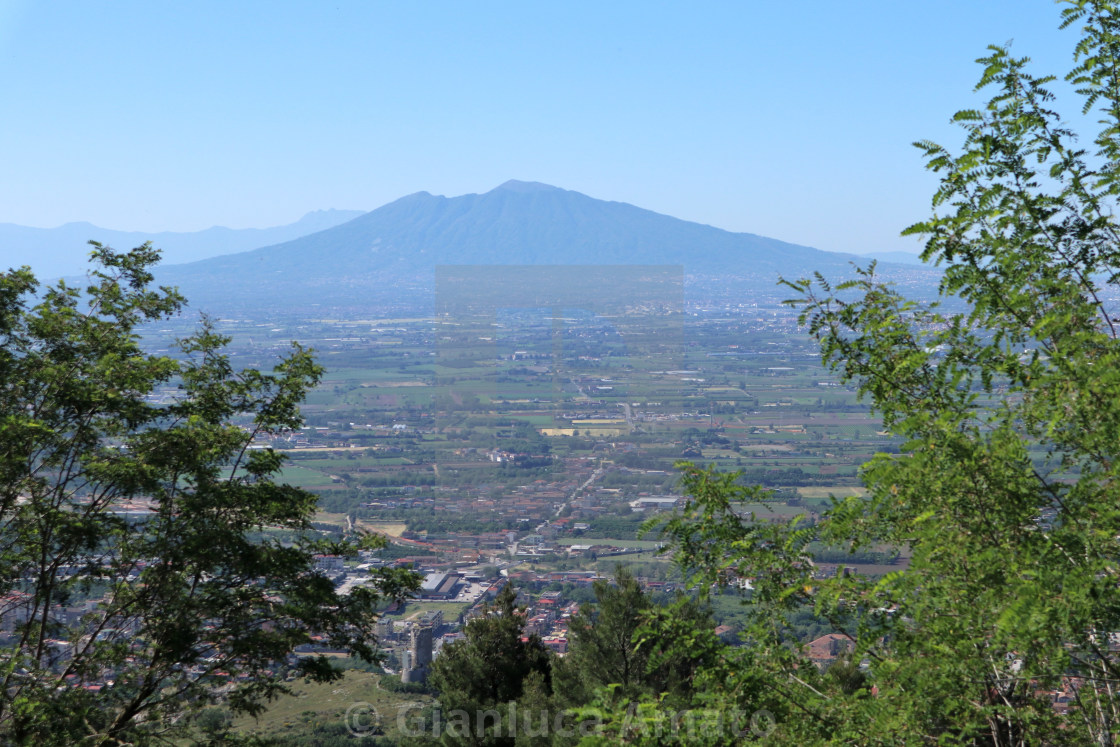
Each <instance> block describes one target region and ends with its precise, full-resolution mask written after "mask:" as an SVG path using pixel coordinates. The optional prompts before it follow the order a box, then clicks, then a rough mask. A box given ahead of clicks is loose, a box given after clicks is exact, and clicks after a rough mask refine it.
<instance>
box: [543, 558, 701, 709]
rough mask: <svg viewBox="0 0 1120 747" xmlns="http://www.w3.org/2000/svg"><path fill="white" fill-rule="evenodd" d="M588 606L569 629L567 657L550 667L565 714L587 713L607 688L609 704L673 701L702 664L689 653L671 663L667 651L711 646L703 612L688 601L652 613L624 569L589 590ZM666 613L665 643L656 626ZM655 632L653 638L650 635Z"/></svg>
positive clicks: (653, 607)
mask: <svg viewBox="0 0 1120 747" xmlns="http://www.w3.org/2000/svg"><path fill="white" fill-rule="evenodd" d="M592 589H593V591H594V593H595V603H594V604H588V605H584V606H582V607H581V608H580V611H579V614H577V615H575V616H573V617H572V619H571V622H570V623H569V630H570V636H569V644H568V646H569V651H568V655H567V657H566V658H565V659H564V660H563V661H562V662H558V663H557V668H556V669H557V671H556V675H555V676H556V679H557V681H558V683H559V684H558V686H557V688H556V690H557V692H558V695H559V696H560V697H562V698H563V700H564V702H565V703H566V704H567V705H570V706H583V705H587V704H588V703H589V702H590V701H591V700H592V699H593V698H594V697H595V696H596V695H601V693H599V692H598V691H600V690H602V689H603V688H606V687H608V686H612V687H611V697H612V698H613V699H615V700H620V701H622V702H627V703H628V702H631V701H633V700H636V699H637V698H639V697H641V696H642V695H653V696H661V695H673V696H677V697H678V698H679V697H680V696H682V695H684V694H685V693H687V691H688V690H689V688H690V686H691V684H692V678H693V676H694V675H695V673H696V671H697V670H698V669H699V668H700V667H701V666H702V665H703V664H704V663H706V661H707V660H708V658H709V657H707V656H702V657H697V656H695V652H691V651H690V652H687V653H685V654H684V655H678V654H679V653H680V652H681V651H682V649H681V648H674V647H673V646H672V645H671V644H673V643H675V642H676V641H677V640H678V639H681V638H695V637H697V636H700V637H704V636H706V637H707V638H710V640H711V642H712V643H715V641H716V638H715V634H714V632H713V630H714V628H715V622H714V621H713V620H712V618H711V614H710V612H709V611H708V610H707V609H705V608H703V607H702V606H701V605H699V604H697V603H696V602H695V601H694V600H692V599H688V598H684V597H682V598H679V599H678V600H676V603H675V604H673V605H672V606H670V607H668V608H666V609H664V610H663V609H660V608H658V607H657V605H655V604H654V603H653V600H651V599H650V597H649V595H648V594H646V593H645V591H643V590H642V587H641V585H640V584H639V583H638V580H637V579H636V578H634V574H633V573H632V572H631V571H630V569H628V568H627V567H626V566H624V565H621V564H620V565H618V566H617V567H616V569H615V574H614V583H613V584H612V583H611V582H609V581H607V580H606V579H598V580H596V581H595V582H594V583H593V584H592ZM666 612H668V613H669V614H668V617H669V618H671V619H672V622H673V624H674V626H675V630H674V631H673V633H672V635H671V637H665V636H662V635H661V633H664V632H668V631H667V630H665V629H663V628H662V627H658V625H659V624H660V623H667V620H663V619H662V617H664V616H665V614H666ZM654 630H656V633H654V632H653V631H654Z"/></svg>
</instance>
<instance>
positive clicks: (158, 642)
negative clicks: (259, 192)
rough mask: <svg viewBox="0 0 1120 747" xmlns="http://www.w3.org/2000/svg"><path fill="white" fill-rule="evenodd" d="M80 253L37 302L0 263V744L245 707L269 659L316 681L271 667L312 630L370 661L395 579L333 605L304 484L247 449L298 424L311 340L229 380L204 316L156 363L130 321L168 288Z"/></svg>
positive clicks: (176, 721)
mask: <svg viewBox="0 0 1120 747" xmlns="http://www.w3.org/2000/svg"><path fill="white" fill-rule="evenodd" d="M93 246H94V251H93V253H92V258H93V262H94V269H93V270H92V271H91V275H90V285H89V287H88V288H87V289H86V290H85V293H84V294H83V293H82V292H80V291H79V290H78V289H77V288H74V287H71V286H69V285H66V284H65V283H62V282H60V283H59V284H58V285H56V286H54V287H50V288H46V289H45V290H43V291H42V292H41V294H40V295H39V296H38V297H37V300H36V295H35V294H36V292H37V291H38V284H37V282H36V280H35V279H34V277H33V276H32V275H31V273H30V272H29V271H28V270H27V269H26V268H24V269H21V270H14V271H10V272H8V273H6V274H3V275H0V741H4V742H6V743H7V742H14V743H31V742H33V743H36V744H90V745H94V744H118V743H124V742H128V743H130V744H143V743H147V742H151V741H153V740H161V739H168V738H171V737H174V736H175V735H176V734H177V733H179V732H180V731H181V730H182V729H183V728H185V727H186V725H187V724H188V723H189V721H190V716H191V715H192V714H193V713H195V712H198V711H200V710H201V709H202V708H204V707H205V706H208V705H211V704H214V703H217V702H219V701H224V704H225V705H226V706H227V707H228V708H230V709H231V710H232V711H234V712H248V713H256V712H258V711H259V710H260V709H261V708H262V705H263V703H264V702H265V701H267V700H268V699H270V698H272V697H275V696H276V695H278V694H279V693H281V692H284V691H285V689H286V686H285V684H284V679H283V678H284V675H285V671H287V670H292V671H294V672H297V673H303V674H306V675H308V676H310V677H313V678H315V679H318V680H326V679H330V678H332V677H333V676H334V675H335V671H334V670H333V669H332V668H331V666H330V664H329V662H328V661H327V660H326V659H325V658H324V657H321V656H320V657H308V658H304V659H300V660H298V661H295V660H294V659H293V658H292V657H291V654H292V652H293V650H294V649H295V648H296V647H297V646H300V645H303V644H307V643H309V642H310V641H311V636H312V635H313V634H317V635H322V636H324V637H325V638H326V640H328V641H330V642H331V643H332V644H334V645H337V646H341V647H344V648H346V649H348V650H350V651H352V652H353V653H355V654H357V655H359V656H361V657H363V658H365V659H372V658H374V656H375V652H376V649H375V647H374V639H373V636H372V634H371V633H372V626H373V622H374V619H375V610H376V607H377V605H378V603H379V601H380V600H381V599H383V598H384V597H385V596H388V597H393V598H397V597H400V596H402V595H403V594H405V593H407V591H408V590H409V589H411V588H415V586H416V581H415V579H413V578H412V577H411V576H410V575H408V574H401V573H386V574H385V575H383V576H382V577H381V578H380V579H379V582H378V583H377V584H376V585H375V586H374V587H373V588H368V589H359V590H357V592H356V593H351V594H349V595H348V596H340V595H338V594H337V593H336V592H335V590H334V586H333V584H332V583H331V581H330V580H328V579H327V578H326V577H324V576H322V575H320V574H318V573H316V572H315V568H314V563H315V558H314V554H315V553H316V552H324V551H334V552H346V551H351V550H352V549H353V546H352V545H341V544H330V543H326V542H322V541H316V540H314V539H313V536H314V533H313V532H311V531H310V529H311V527H310V519H311V516H312V514H313V512H314V510H315V496H314V495H313V494H310V493H308V492H306V491H303V490H299V489H296V488H293V487H290V486H287V485H282V484H277V483H276V482H275V479H274V478H275V477H276V475H277V473H278V472H279V470H280V468H281V465H282V464H283V456H282V455H281V454H279V453H277V452H274V451H272V450H271V449H253V450H250V449H249V446H250V443H251V442H252V441H253V440H254V439H255V438H256V437H258V436H264V435H267V434H269V433H273V432H276V431H278V430H281V429H287V428H294V427H297V426H298V425H299V424H300V422H301V418H300V412H299V403H300V401H301V399H302V398H303V396H304V394H305V393H306V392H307V390H308V388H309V387H312V386H314V385H315V384H316V382H318V380H319V377H320V374H321V373H322V369H321V368H320V367H319V366H318V365H317V364H316V363H315V362H314V360H313V359H312V356H311V353H310V351H308V350H305V349H303V348H301V347H299V346H298V345H295V346H294V347H293V350H292V352H291V354H290V355H288V357H286V358H284V359H283V360H282V361H280V362H279V364H278V365H277V366H276V368H275V370H274V371H273V373H271V374H269V373H263V372H261V371H257V370H252V369H250V370H245V371H240V372H238V371H235V370H234V368H233V367H232V365H231V363H230V360H229V358H228V356H227V355H226V354H225V353H224V351H223V347H224V346H225V345H226V343H227V342H228V338H225V337H223V336H222V335H220V334H218V333H217V332H216V330H215V329H214V328H213V325H212V324H210V323H209V321H208V320H206V319H205V318H204V319H203V321H202V323H201V326H200V328H199V330H198V331H197V332H196V333H194V334H192V335H191V336H189V337H187V338H185V339H183V340H181V341H179V343H178V355H177V356H174V357H173V356H165V355H151V354H147V353H145V352H144V351H143V349H142V347H141V344H140V329H141V325H143V324H144V323H147V322H152V321H156V320H159V319H164V318H168V317H171V316H173V315H175V314H177V313H179V311H180V310H181V308H182V306H183V303H184V302H183V299H182V297H181V296H180V295H179V294H178V293H177V292H176V291H175V290H172V289H168V288H158V289H157V288H153V287H152V275H151V272H150V269H151V267H152V265H154V264H155V263H156V262H157V261H158V256H159V255H158V252H157V251H155V250H154V249H152V248H151V246H150V245H148V244H145V245H144V246H142V247H139V248H137V249H135V250H133V251H131V252H127V253H117V252H114V251H112V250H111V249H109V248H107V247H103V246H101V245H100V244H96V243H93ZM157 394H162V395H165V401H166V404H161V403H160V398H159V397H157V396H156V395H157ZM272 530H284V531H283V533H284V534H285V535H288V536H291V534H292V533H295V535H296V537H297V538H296V539H295V540H294V541H288V542H282V541H280V540H279V539H277V538H275V536H274V535H273V534H272ZM261 533H263V534H264V538H263V539H261V538H260V535H261ZM277 534H278V533H277Z"/></svg>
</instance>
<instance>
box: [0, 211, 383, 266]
mask: <svg viewBox="0 0 1120 747" xmlns="http://www.w3.org/2000/svg"><path fill="white" fill-rule="evenodd" d="M361 214H362V213H361V211H359V210H316V211H315V212H311V213H308V214H307V215H305V216H303V217H302V218H300V219H299V220H298V221H296V222H295V223H290V224H288V225H286V226H276V227H274V228H242V229H234V228H224V227H221V226H215V227H213V228H208V229H206V230H204V231H194V232H188V233H178V232H172V231H164V232H161V233H144V232H142V231H115V230H113V229H109V228H100V227H99V226H95V225H93V224H92V223H67V224H65V225H62V226H59V227H57V228H31V227H28V226H18V225H15V224H13V223H0V269H8V268H10V267H19V266H21V265H29V266H30V267H31V269H33V270H34V271H35V273H36V275H38V276H39V277H40V278H50V277H58V276H61V275H80V274H82V273H84V272H85V270H86V262H87V259H88V257H89V252H90V247H89V245H88V243H87V242H88V241H90V240H91V239H92V240H94V241H100V242H101V243H102V244H105V245H107V246H111V247H113V248H114V249H118V250H125V249H131V248H133V247H136V246H139V245H140V244H143V243H144V242H145V241H151V242H152V243H153V244H154V245H155V246H157V247H159V248H160V249H162V250H163V257H164V262H165V263H167V264H177V263H181V262H193V261H195V260H200V259H205V258H207V257H216V256H220V255H224V254H232V253H234V252H243V251H247V250H249V249H256V248H257V247H261V246H269V245H271V244H277V243H279V242H282V241H290V240H292V239H295V238H298V237H300V236H306V235H307V234H309V233H316V232H318V231H322V230H324V229H327V228H332V227H333V226H337V225H338V224H340V223H344V222H346V221H348V220H351V219H352V218H356V217H357V216H359V215H361Z"/></svg>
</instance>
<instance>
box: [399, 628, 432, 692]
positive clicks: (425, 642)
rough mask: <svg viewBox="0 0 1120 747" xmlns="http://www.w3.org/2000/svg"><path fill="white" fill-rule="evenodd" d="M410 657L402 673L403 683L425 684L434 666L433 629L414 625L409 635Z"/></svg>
mask: <svg viewBox="0 0 1120 747" xmlns="http://www.w3.org/2000/svg"><path fill="white" fill-rule="evenodd" d="M407 653H408V656H407V657H405V667H404V669H403V670H402V671H401V682H423V681H424V680H426V679H428V671H429V669H430V668H431V665H432V628H431V626H428V625H413V626H412V630H411V631H410V633H409V640H408V652H407Z"/></svg>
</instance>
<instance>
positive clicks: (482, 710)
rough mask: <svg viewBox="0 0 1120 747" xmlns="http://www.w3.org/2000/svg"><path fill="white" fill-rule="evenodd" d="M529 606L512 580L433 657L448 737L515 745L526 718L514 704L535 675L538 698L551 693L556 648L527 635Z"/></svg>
mask: <svg viewBox="0 0 1120 747" xmlns="http://www.w3.org/2000/svg"><path fill="white" fill-rule="evenodd" d="M523 613H524V608H519V607H518V606H517V592H516V591H515V590H514V588H513V585H512V584H506V585H505V586H504V587H503V588H502V591H501V592H500V593H499V594H498V597H497V598H496V599H495V600H494V604H493V605H491V606H489V607H488V608H487V610H486V614H484V615H482V616H481V617H476V618H474V619H473V620H471V621H470V622H469V623H467V626H466V628H465V629H464V630H463V633H464V635H465V636H466V637H465V638H464V639H463V640H459V641H454V642H452V643H451V644H449V645H447V646H445V647H444V648H443V651H442V652H441V653H440V655H439V656H438V657H436V659H435V660H434V661H433V662H432V673H431V680H430V681H431V683H432V686H433V687H434V688H435V689H436V690H437V691H438V692H439V701H440V706H441V708H442V713H443V715H444V716H443V717H444V719H445V727H444V728H445V729H446V731H445V732H444V737H443V739H444V742H445V743H448V744H465V745H513V744H515V742H516V741H517V740H516V737H517V735H518V732H520V731H522V730H523V728H522V726H521V722H520V720H519V719H516V718H515V723H511V722H510V721H509V717H510V714H514V715H515V716H516V713H517V709H516V707H514V708H513V709H512V710H511V709H510V708H509V706H510V704H512V703H516V702H517V701H518V700H519V699H520V698H521V697H522V695H523V693H524V692H525V688H526V683H527V681H528V680H529V679H530V676H531V675H532V683H533V687H532V691H533V696H534V697H533V699H534V702H536V701H538V700H539V699H540V698H541V696H542V693H545V694H548V693H551V689H552V687H551V677H552V669H551V659H552V654H551V652H550V651H549V650H548V648H546V647H545V645H544V644H543V643H541V640H540V638H539V637H538V636H537V635H536V634H533V635H530V636H525V635H524V633H525V620H524V617H523Z"/></svg>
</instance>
